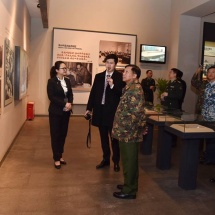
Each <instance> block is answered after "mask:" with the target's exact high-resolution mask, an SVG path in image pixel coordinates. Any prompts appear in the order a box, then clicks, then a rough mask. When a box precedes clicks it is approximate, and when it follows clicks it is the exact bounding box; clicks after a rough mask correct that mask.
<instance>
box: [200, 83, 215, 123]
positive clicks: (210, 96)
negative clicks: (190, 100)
mask: <svg viewBox="0 0 215 215" xmlns="http://www.w3.org/2000/svg"><path fill="white" fill-rule="evenodd" d="M202 116H203V118H204V120H206V121H215V81H214V82H213V83H208V84H207V85H206V88H205V93H204V103H203V108H202Z"/></svg>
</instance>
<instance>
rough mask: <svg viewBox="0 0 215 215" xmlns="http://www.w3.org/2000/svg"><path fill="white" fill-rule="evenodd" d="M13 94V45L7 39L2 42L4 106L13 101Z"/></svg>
mask: <svg viewBox="0 0 215 215" xmlns="http://www.w3.org/2000/svg"><path fill="white" fill-rule="evenodd" d="M13 96H14V46H13V45H12V43H11V41H10V40H9V39H7V38H6V39H5V43H4V106H7V105H9V104H10V103H12V101H13Z"/></svg>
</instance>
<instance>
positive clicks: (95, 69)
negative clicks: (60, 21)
mask: <svg viewBox="0 0 215 215" xmlns="http://www.w3.org/2000/svg"><path fill="white" fill-rule="evenodd" d="M136 40H137V35H133V34H121V33H109V32H99V31H86V30H74V29H62V28H54V29H53V44H52V64H53V65H54V63H55V62H56V61H64V62H65V63H66V64H67V71H68V70H70V74H71V73H72V75H73V76H74V77H76V78H78V81H77V80H76V85H75V87H74V88H73V93H74V104H87V101H88V97H89V91H90V90H91V86H92V84H93V81H94V78H95V75H96V74H97V73H99V72H102V71H104V70H105V64H104V62H103V60H104V58H105V56H106V55H107V54H110V53H113V54H116V55H117V56H118V59H119V63H118V64H117V66H119V67H124V66H125V65H127V64H130V63H131V64H135V61H136ZM69 64H74V65H72V66H70V65H69ZM79 64H81V65H79ZM68 65H69V66H68ZM77 67H80V68H77ZM81 67H82V69H81ZM71 70H73V71H71ZM68 73H69V71H68ZM83 74H86V77H84V75H83ZM74 77H72V79H74ZM80 80H82V81H80ZM80 91H81V92H80Z"/></svg>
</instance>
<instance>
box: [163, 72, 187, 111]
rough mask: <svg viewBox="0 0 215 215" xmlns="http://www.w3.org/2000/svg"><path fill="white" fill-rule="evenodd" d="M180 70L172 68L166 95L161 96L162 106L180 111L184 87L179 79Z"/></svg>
mask: <svg viewBox="0 0 215 215" xmlns="http://www.w3.org/2000/svg"><path fill="white" fill-rule="evenodd" d="M178 73H179V70H178V69H176V68H172V69H171V70H170V72H169V79H170V81H169V83H168V85H167V88H166V90H165V92H164V93H162V94H161V104H162V105H163V106H165V107H167V108H168V109H180V101H181V99H182V96H183V86H182V83H181V82H180V80H178V79H177V76H178Z"/></svg>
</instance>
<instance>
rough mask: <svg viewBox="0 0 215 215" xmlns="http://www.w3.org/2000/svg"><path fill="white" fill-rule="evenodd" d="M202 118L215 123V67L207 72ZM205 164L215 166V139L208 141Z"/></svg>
mask: <svg viewBox="0 0 215 215" xmlns="http://www.w3.org/2000/svg"><path fill="white" fill-rule="evenodd" d="M207 80H208V83H207V84H206V87H205V93H204V102H203V108H202V116H203V119H204V120H205V121H209V122H215V65H214V66H211V67H210V68H208V70H207ZM205 162H207V164H215V139H209V138H208V139H206V149H205Z"/></svg>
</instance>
